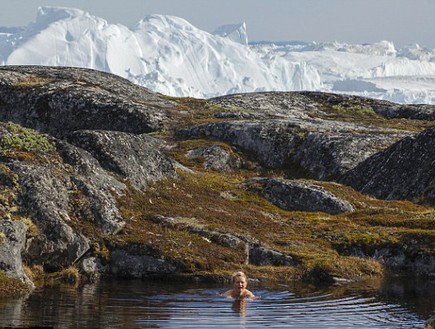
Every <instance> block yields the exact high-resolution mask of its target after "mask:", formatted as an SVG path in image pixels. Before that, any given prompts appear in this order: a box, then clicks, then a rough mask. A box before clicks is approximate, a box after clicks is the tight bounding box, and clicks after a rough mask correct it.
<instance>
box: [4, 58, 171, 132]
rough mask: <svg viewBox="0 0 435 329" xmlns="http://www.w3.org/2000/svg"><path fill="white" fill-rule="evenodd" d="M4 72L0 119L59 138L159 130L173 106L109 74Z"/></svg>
mask: <svg viewBox="0 0 435 329" xmlns="http://www.w3.org/2000/svg"><path fill="white" fill-rule="evenodd" d="M0 72H1V74H0V120H2V121H13V122H15V123H19V124H21V125H23V126H26V127H31V128H34V129H37V130H40V131H43V132H46V133H50V134H52V135H53V136H55V137H61V136H64V135H65V134H66V133H69V132H71V131H75V130H84V129H103V130H118V131H126V132H132V133H145V132H151V131H155V130H157V129H159V128H160V127H161V126H162V122H163V121H164V120H166V116H165V114H164V112H163V111H161V108H162V107H165V106H166V107H173V104H172V103H171V102H169V101H165V100H163V99H160V98H158V97H157V96H156V94H155V93H152V92H150V91H148V90H147V89H145V88H141V87H139V86H135V85H134V84H132V83H130V82H129V81H127V80H125V79H122V78H120V77H117V76H115V75H112V74H108V73H103V72H97V71H92V70H87V69H79V68H68V69H65V68H64V69H62V68H50V67H39V66H3V67H0ZM156 104H158V107H156V106H155V105H156Z"/></svg>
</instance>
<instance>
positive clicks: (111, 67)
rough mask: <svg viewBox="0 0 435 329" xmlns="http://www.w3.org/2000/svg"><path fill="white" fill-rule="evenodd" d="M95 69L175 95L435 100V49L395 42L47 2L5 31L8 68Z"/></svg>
mask: <svg viewBox="0 0 435 329" xmlns="http://www.w3.org/2000/svg"><path fill="white" fill-rule="evenodd" d="M16 64H34V65H55V66H73V67H86V68H92V69H97V70H101V71H106V72H111V73H114V74H117V75H119V76H122V77H125V78H127V79H129V80H131V81H133V82H135V83H137V84H140V85H142V86H145V87H147V88H150V89H152V90H154V91H157V92H160V93H163V94H167V95H172V96H192V97H199V98H209V97H213V96H218V95H225V94H229V93H240V92H253V91H290V90H318V91H328V92H336V93H350V94H356V95H363V96H367V97H373V98H379V99H386V100H392V101H396V102H402V103H428V104H435V50H432V49H426V48H423V47H420V46H419V45H416V44H413V45H409V46H407V47H404V48H402V49H398V50H397V49H396V48H395V46H394V44H393V43H391V42H388V41H380V42H378V43H375V44H365V45H352V44H345V43H339V42H330V43H317V42H295V41H293V42H281V43H269V42H258V43H255V42H254V43H249V44H248V34H247V26H246V24H245V23H241V24H231V25H223V26H221V27H218V28H217V29H216V30H215V31H214V32H213V33H208V32H206V31H202V30H200V29H198V28H196V27H195V26H193V25H191V24H190V23H189V22H187V21H186V20H184V19H182V18H179V17H174V16H165V15H148V16H146V17H145V18H144V19H142V20H141V21H140V22H139V23H138V24H137V25H136V26H135V27H134V28H128V27H126V26H124V25H121V24H109V23H108V22H107V21H106V20H104V19H103V18H99V17H96V16H93V15H91V14H89V13H86V12H84V11H81V10H79V9H73V8H60V7H41V8H39V9H38V13H37V17H36V21H35V22H33V23H30V24H28V25H27V26H24V27H16V28H3V27H0V65H16Z"/></svg>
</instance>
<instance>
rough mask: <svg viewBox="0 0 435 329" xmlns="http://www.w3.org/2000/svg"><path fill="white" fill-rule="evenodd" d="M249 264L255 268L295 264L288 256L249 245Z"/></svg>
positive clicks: (263, 247) (262, 247)
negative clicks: (255, 266)
mask: <svg viewBox="0 0 435 329" xmlns="http://www.w3.org/2000/svg"><path fill="white" fill-rule="evenodd" d="M249 264H253V265H257V266H296V265H297V263H296V262H295V261H294V260H293V258H292V257H291V256H289V255H285V254H283V253H281V252H278V251H276V250H272V249H270V248H267V247H265V246H260V245H251V246H250V248H249Z"/></svg>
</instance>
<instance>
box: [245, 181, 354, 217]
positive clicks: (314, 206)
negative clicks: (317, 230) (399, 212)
mask: <svg viewBox="0 0 435 329" xmlns="http://www.w3.org/2000/svg"><path fill="white" fill-rule="evenodd" d="M244 184H245V185H246V186H247V187H248V188H249V187H250V186H252V185H256V187H258V186H257V185H258V184H260V185H261V190H262V195H263V196H264V198H266V199H267V200H269V201H270V202H272V203H273V204H275V205H277V206H278V207H280V208H282V209H285V210H291V211H321V212H325V213H328V214H339V213H343V212H350V211H353V210H354V209H353V207H352V205H351V204H350V203H349V202H347V201H345V200H343V199H340V198H339V197H337V196H335V195H334V194H332V193H331V192H329V191H328V190H326V189H325V188H324V187H322V186H320V185H318V184H315V183H312V182H310V181H307V180H301V179H299V180H286V179H273V178H252V179H249V180H247V181H245V183H244Z"/></svg>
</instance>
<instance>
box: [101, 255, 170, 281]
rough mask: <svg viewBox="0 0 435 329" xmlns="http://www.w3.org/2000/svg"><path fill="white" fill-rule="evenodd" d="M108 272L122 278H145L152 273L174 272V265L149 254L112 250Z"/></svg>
mask: <svg viewBox="0 0 435 329" xmlns="http://www.w3.org/2000/svg"><path fill="white" fill-rule="evenodd" d="M109 267H110V273H111V274H112V275H114V276H117V277H122V278H146V277H149V276H153V275H162V274H171V273H174V272H175V270H176V267H175V266H174V265H173V264H171V263H170V262H167V261H165V260H163V259H157V258H155V257H152V256H149V255H142V254H132V253H129V252H127V251H125V250H121V249H117V250H113V251H112V253H111V256H110V265H109Z"/></svg>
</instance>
